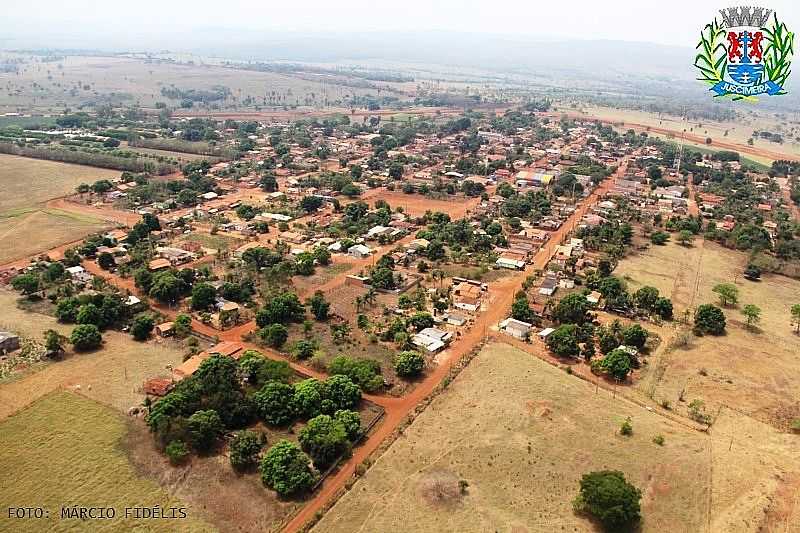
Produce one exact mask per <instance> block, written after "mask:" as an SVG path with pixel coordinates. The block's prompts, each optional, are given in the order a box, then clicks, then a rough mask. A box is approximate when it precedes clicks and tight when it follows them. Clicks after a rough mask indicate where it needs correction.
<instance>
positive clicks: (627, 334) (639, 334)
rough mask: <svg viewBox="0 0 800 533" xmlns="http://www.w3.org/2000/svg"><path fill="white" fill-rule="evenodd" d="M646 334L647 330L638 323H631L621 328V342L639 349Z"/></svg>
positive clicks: (643, 342)
mask: <svg viewBox="0 0 800 533" xmlns="http://www.w3.org/2000/svg"><path fill="white" fill-rule="evenodd" d="M648 335H649V334H648V333H647V330H646V329H644V328H643V327H642V326H640V325H639V324H631V325H630V326H628V327H627V328H625V329H624V330H622V343H623V344H625V345H626V346H633V347H635V348H637V349H639V350H641V349H642V348H644V345H645V343H646V342H647V337H648Z"/></svg>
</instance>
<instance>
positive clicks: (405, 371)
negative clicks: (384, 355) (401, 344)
mask: <svg viewBox="0 0 800 533" xmlns="http://www.w3.org/2000/svg"><path fill="white" fill-rule="evenodd" d="M424 368H425V358H424V357H423V356H422V354H420V353H419V352H414V351H407V352H400V353H399V354H397V355H396V356H395V358H394V370H395V372H397V375H398V376H403V377H416V376H419V375H420V374H421V373H422V370H423V369H424Z"/></svg>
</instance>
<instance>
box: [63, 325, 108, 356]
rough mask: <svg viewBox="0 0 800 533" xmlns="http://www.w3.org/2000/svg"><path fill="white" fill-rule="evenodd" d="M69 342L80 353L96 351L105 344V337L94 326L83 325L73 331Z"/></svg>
mask: <svg viewBox="0 0 800 533" xmlns="http://www.w3.org/2000/svg"><path fill="white" fill-rule="evenodd" d="M69 342H70V343H71V344H72V346H73V347H74V348H75V350H76V351H78V352H86V351H89V350H96V349H97V348H99V347H100V345H101V344H102V343H103V336H102V335H100V330H99V329H97V326H95V325H94V324H81V325H80V326H77V327H76V328H75V329H73V330H72V334H71V335H70V337H69Z"/></svg>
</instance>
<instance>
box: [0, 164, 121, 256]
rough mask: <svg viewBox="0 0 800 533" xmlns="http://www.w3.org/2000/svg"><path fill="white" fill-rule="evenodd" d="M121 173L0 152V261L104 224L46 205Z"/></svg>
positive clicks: (42, 247) (97, 220) (36, 251)
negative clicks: (88, 184)
mask: <svg viewBox="0 0 800 533" xmlns="http://www.w3.org/2000/svg"><path fill="white" fill-rule="evenodd" d="M119 174H120V173H119V172H116V171H112V170H106V169H99V168H93V167H86V166H81V165H70V164H67V163H59V162H55V161H44V160H39V159H28V158H25V157H17V156H13V155H6V154H0V190H2V191H3V194H2V196H1V197H0V264H2V263H5V262H8V261H11V260H13V259H17V258H20V257H25V256H28V255H32V254H35V253H38V252H43V251H46V250H48V249H50V248H53V247H55V246H58V245H60V244H63V243H65V242H70V241H74V240H78V239H81V238H83V237H84V236H86V235H88V234H89V233H92V232H95V231H99V230H100V229H102V228H104V227H106V224H105V223H104V222H103V221H101V220H99V219H96V218H92V217H88V216H80V215H75V214H72V213H67V212H65V211H60V210H56V209H47V208H46V207H45V203H46V202H47V201H48V200H51V199H53V198H58V197H60V196H64V195H66V194H69V193H71V192H74V191H75V187H76V186H78V185H79V184H81V183H93V182H95V181H97V180H99V179H108V178H114V177H116V176H119Z"/></svg>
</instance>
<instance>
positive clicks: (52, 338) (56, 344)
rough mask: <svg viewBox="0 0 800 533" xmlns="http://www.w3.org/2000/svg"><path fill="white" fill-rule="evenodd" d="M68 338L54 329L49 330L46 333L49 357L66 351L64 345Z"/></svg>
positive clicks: (46, 347)
mask: <svg viewBox="0 0 800 533" xmlns="http://www.w3.org/2000/svg"><path fill="white" fill-rule="evenodd" d="M66 342H67V338H66V337H64V336H63V335H61V334H60V333H59V332H57V331H56V330H54V329H48V330H45V332H44V347H45V349H46V350H47V353H48V355H50V356H54V355H58V354H60V353H62V352H63V351H64V344H65V343H66Z"/></svg>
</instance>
